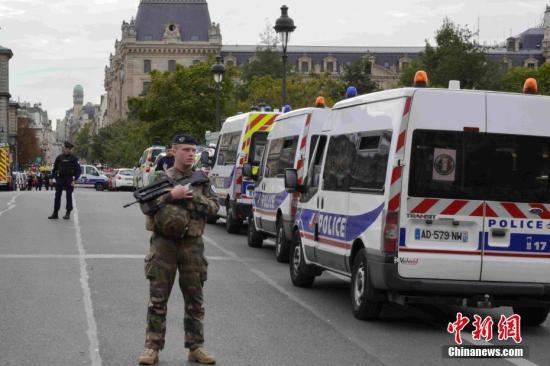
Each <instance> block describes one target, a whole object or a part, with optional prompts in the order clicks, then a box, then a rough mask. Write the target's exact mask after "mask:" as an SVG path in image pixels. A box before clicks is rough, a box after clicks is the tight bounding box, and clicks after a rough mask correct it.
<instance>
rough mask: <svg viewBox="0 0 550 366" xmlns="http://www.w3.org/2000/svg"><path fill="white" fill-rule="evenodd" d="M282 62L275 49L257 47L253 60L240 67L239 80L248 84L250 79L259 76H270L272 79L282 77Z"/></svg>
mask: <svg viewBox="0 0 550 366" xmlns="http://www.w3.org/2000/svg"><path fill="white" fill-rule="evenodd" d="M282 72H283V61H282V59H281V54H280V52H279V51H277V49H275V48H270V47H265V48H262V47H261V46H258V48H257V49H256V53H255V54H254V59H253V60H252V61H251V62H249V63H247V64H244V65H243V66H241V75H240V77H241V80H242V81H243V82H244V84H248V83H250V82H251V81H252V79H254V78H257V77H261V76H271V77H272V78H273V79H278V78H281V77H282Z"/></svg>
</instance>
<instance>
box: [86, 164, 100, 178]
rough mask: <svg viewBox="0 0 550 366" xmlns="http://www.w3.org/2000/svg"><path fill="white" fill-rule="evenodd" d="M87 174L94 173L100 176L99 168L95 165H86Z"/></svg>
mask: <svg viewBox="0 0 550 366" xmlns="http://www.w3.org/2000/svg"><path fill="white" fill-rule="evenodd" d="M86 174H87V175H93V176H96V177H97V176H99V173H98V172H97V169H96V168H94V167H93V166H87V167H86Z"/></svg>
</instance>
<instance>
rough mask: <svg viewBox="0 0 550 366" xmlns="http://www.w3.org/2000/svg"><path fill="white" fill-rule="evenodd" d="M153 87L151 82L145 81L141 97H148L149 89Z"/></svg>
mask: <svg viewBox="0 0 550 366" xmlns="http://www.w3.org/2000/svg"><path fill="white" fill-rule="evenodd" d="M150 87H151V82H150V81H144V82H143V91H142V92H141V95H147V94H149V88H150Z"/></svg>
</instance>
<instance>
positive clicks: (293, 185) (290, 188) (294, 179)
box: [285, 169, 298, 193]
mask: <svg viewBox="0 0 550 366" xmlns="http://www.w3.org/2000/svg"><path fill="white" fill-rule="evenodd" d="M297 190H298V172H297V171H296V169H285V191H287V192H288V193H294V192H296V191H297Z"/></svg>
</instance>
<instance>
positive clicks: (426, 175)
mask: <svg viewBox="0 0 550 366" xmlns="http://www.w3.org/2000/svg"><path fill="white" fill-rule="evenodd" d="M423 82H424V83H426V82H427V76H426V75H425V73H424V74H423V73H419V74H418V83H423ZM528 91H529V89H528ZM548 111H550V97H545V96H538V95H526V94H517V93H499V92H490V91H476V90H461V89H460V87H459V86H458V87H457V86H454V85H453V86H450V87H449V89H434V88H422V87H413V88H402V89H394V90H387V91H381V92H376V93H371V94H366V95H362V96H358V97H355V98H351V99H347V100H344V101H341V102H339V103H337V104H336V105H335V106H334V108H333V109H332V111H331V113H330V116H329V117H328V118H327V120H326V122H325V125H324V127H323V131H322V132H321V134H320V136H319V139H318V143H317V146H316V147H315V151H314V153H313V158H312V161H311V163H310V165H309V169H308V171H307V175H306V178H305V181H304V182H303V184H298V176H297V172H296V170H295V169H287V170H286V174H285V186H286V189H287V191H288V192H295V191H299V192H301V195H300V201H299V203H298V206H297V207H298V211H297V214H296V222H295V226H294V231H293V244H292V248H291V259H290V277H291V280H292V282H293V284H294V285H296V286H303V287H305V286H311V285H312V284H313V282H314V279H315V277H316V276H318V275H319V274H321V273H322V271H324V270H329V271H332V272H336V273H339V274H341V275H344V276H347V277H350V278H351V285H350V290H351V291H350V292H351V300H352V301H351V302H352V308H353V313H354V315H355V316H356V317H357V318H360V319H374V318H376V317H378V315H379V312H380V309H381V307H382V305H383V304H384V303H387V302H390V301H392V302H399V303H432V302H436V301H437V302H445V303H450V304H457V305H468V306H476V307H498V306H512V307H513V310H514V312H515V313H517V314H520V315H521V316H522V318H523V319H522V321H523V323H524V324H526V325H538V324H541V323H543V322H544V321H545V319H546V317H547V314H548V309H549V307H550V123H548V117H547V116H548Z"/></svg>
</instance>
